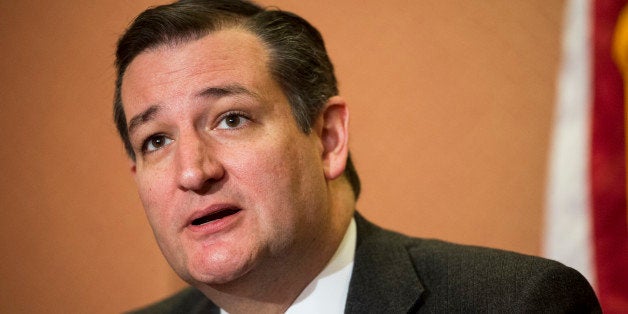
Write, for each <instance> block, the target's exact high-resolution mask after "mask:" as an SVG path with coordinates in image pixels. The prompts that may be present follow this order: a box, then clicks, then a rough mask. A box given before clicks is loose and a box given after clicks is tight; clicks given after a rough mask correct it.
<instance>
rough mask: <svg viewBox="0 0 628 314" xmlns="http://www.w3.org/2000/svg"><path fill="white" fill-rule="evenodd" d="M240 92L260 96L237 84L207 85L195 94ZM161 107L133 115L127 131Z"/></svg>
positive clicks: (222, 94) (213, 94)
mask: <svg viewBox="0 0 628 314" xmlns="http://www.w3.org/2000/svg"><path fill="white" fill-rule="evenodd" d="M242 94H244V95H248V96H251V97H253V98H256V99H259V98H260V97H259V95H258V94H256V93H255V92H253V91H251V90H248V89H246V88H245V87H244V86H241V85H239V84H231V85H225V86H212V87H208V88H206V89H204V90H202V91H201V92H199V93H198V94H196V95H197V96H198V97H211V98H222V97H227V96H232V95H242ZM161 108H162V107H161V106H159V105H153V106H150V107H149V108H148V109H146V110H144V111H142V112H140V113H138V114H137V115H135V116H133V118H131V119H130V120H129V126H128V133H129V134H132V133H133V131H134V130H135V129H137V128H138V127H139V126H140V125H142V124H144V123H146V122H148V121H150V120H152V119H153V118H154V117H155V115H157V113H158V112H159V110H161Z"/></svg>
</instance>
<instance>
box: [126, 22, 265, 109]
mask: <svg viewBox="0 0 628 314" xmlns="http://www.w3.org/2000/svg"><path fill="white" fill-rule="evenodd" d="M268 60H269V53H268V50H267V49H266V47H265V45H263V44H262V42H261V40H260V39H259V38H258V37H257V36H255V35H254V34H252V33H250V32H248V31H244V30H241V29H227V30H221V31H217V32H212V33H210V34H207V35H206V36H204V37H201V38H199V39H194V40H189V41H186V42H177V43H168V44H162V45H159V46H156V47H153V48H151V49H147V50H145V51H144V52H142V53H140V54H139V55H138V56H136V57H135V59H134V60H133V61H132V62H131V63H130V64H129V66H128V67H127V70H126V71H125V73H124V76H123V80H122V86H121V87H122V90H121V92H122V99H123V104H125V106H124V107H125V109H126V108H127V103H128V102H129V101H133V100H137V99H133V98H134V97H138V96H149V95H145V93H146V91H152V92H154V93H157V94H158V92H159V90H160V89H161V90H165V89H170V90H172V89H175V90H181V91H182V92H183V91H186V90H190V89H191V88H193V87H194V86H190V85H194V84H204V85H224V84H233V83H237V84H240V85H243V86H250V87H251V88H256V87H259V85H260V84H262V83H267V80H269V79H272V78H271V77H270V72H269V69H268ZM199 88H200V87H199ZM144 101H148V100H144Z"/></svg>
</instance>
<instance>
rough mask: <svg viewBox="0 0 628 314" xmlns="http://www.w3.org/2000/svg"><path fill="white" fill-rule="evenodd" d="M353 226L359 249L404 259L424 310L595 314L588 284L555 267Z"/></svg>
mask: <svg viewBox="0 0 628 314" xmlns="http://www.w3.org/2000/svg"><path fill="white" fill-rule="evenodd" d="M356 221H360V223H358V225H359V226H361V227H358V230H359V231H358V234H359V235H358V238H359V240H358V241H359V245H360V244H362V245H364V246H367V247H369V249H368V250H373V251H377V252H378V251H386V254H388V255H390V254H398V255H401V254H405V256H406V258H407V259H408V260H409V261H410V262H409V263H410V264H412V267H413V268H414V271H415V272H416V276H417V278H418V280H419V282H420V285H421V286H422V287H423V288H424V291H425V292H424V293H423V294H422V296H421V302H422V303H423V305H424V308H431V309H435V310H442V311H457V310H461V311H473V312H474V311H480V310H481V311H489V312H492V311H504V310H505V311H514V312H519V311H521V310H525V311H548V310H556V311H558V312H564V311H568V312H569V310H570V309H571V310H573V311H575V312H580V311H585V312H590V311H592V312H596V311H599V304H598V301H597V298H596V297H595V293H594V292H593V289H592V288H591V286H590V285H589V283H588V282H587V281H586V279H585V278H584V277H583V276H582V275H581V274H580V273H578V272H577V271H576V270H574V269H572V268H569V267H567V266H565V265H563V264H561V263H558V262H556V261H552V260H548V259H545V258H541V257H536V256H530V255H525V254H520V253H515V252H510V251H504V250H498V249H491V248H485V247H478V246H469V245H460V244H454V243H449V242H445V241H441V240H434V239H421V238H413V237H408V236H405V235H402V234H399V233H396V232H392V231H388V230H384V229H381V228H379V227H377V226H375V225H373V224H371V223H369V222H368V221H366V220H364V219H363V218H361V217H360V218H358V217H357V216H356ZM360 237H362V239H361V240H360ZM391 248H395V249H391ZM392 250H396V251H397V252H398V253H392ZM370 254H373V253H370ZM370 254H369V255H370ZM375 254H377V253H375ZM356 263H359V261H358V260H356ZM383 267H385V268H387V269H389V270H390V268H391V267H390V266H389V265H388V266H383ZM587 309H588V310H587Z"/></svg>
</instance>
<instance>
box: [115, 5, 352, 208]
mask: <svg viewBox="0 0 628 314" xmlns="http://www.w3.org/2000/svg"><path fill="white" fill-rule="evenodd" d="M233 27H238V28H241V29H245V30H247V31H249V32H251V33H253V34H255V35H256V36H257V37H258V38H259V39H260V40H262V42H263V43H264V44H265V45H266V47H267V49H269V51H270V60H269V61H270V62H269V68H270V71H271V73H272V75H273V78H274V79H275V80H276V81H277V83H278V84H279V85H280V86H281V88H282V90H283V92H284V93H285V95H286V97H287V98H288V100H289V102H290V105H291V106H292V113H293V115H294V118H295V119H296V121H297V123H298V125H299V127H300V128H301V130H302V131H303V132H305V133H308V132H310V128H311V126H312V123H313V121H314V119H315V118H316V117H317V116H318V114H320V111H321V108H322V106H323V105H324V104H325V102H326V101H327V99H328V98H330V97H331V96H334V95H337V94H338V87H337V82H336V77H335V74H334V68H333V65H332V63H331V61H330V59H329V56H328V55H327V51H326V49H325V44H324V42H323V38H322V37H321V35H320V33H319V32H318V31H317V30H316V28H314V27H313V26H312V25H310V24H309V23H308V22H307V21H305V20H304V19H302V18H300V17H299V16H296V15H294V14H292V13H290V12H285V11H277V10H265V9H263V8H261V7H259V6H258V5H256V4H254V3H251V2H248V1H246V0H188V1H186V0H183V1H178V2H176V3H173V4H170V5H165V6H159V7H155V8H152V9H149V10H146V11H145V12H143V13H142V14H141V15H139V16H138V17H137V18H136V20H135V21H134V23H133V24H132V25H131V26H130V27H129V29H127V31H126V33H125V34H124V35H123V36H122V37H121V38H120V40H119V42H118V48H117V51H116V68H117V79H116V91H115V99H114V120H115V122H116V126H117V129H118V132H119V134H120V137H121V138H122V141H123V142H124V146H125V149H126V152H127V154H128V155H129V157H130V158H131V159H132V160H135V158H136V156H135V153H134V151H133V148H132V147H131V143H130V141H129V134H128V129H127V122H126V113H125V111H124V106H123V104H122V99H121V94H120V92H121V85H122V79H123V77H124V73H125V72H126V68H127V67H128V65H129V64H130V63H131V62H132V61H133V60H134V59H135V57H136V56H137V55H138V54H140V53H142V52H144V51H146V50H149V49H151V48H154V47H156V46H160V45H164V44H174V43H180V42H186V41H189V40H194V39H198V38H200V37H203V36H204V35H206V34H209V33H211V32H215V31H217V30H221V29H225V28H233ZM344 175H345V177H346V178H347V180H348V181H349V183H350V184H351V188H352V190H353V194H354V196H355V198H356V199H357V198H358V197H359V195H360V179H359V177H358V174H357V172H356V170H355V167H354V165H353V162H352V160H351V156H350V155H349V157H348V158H347V166H346V168H345V171H344Z"/></svg>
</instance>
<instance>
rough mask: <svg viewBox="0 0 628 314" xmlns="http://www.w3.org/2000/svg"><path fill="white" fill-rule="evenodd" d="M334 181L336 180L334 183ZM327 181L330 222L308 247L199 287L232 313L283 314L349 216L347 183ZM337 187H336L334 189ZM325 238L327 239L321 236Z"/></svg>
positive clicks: (331, 252) (333, 246)
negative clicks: (226, 280) (228, 279)
mask: <svg viewBox="0 0 628 314" xmlns="http://www.w3.org/2000/svg"><path fill="white" fill-rule="evenodd" d="M335 181H337V180H335ZM335 181H332V182H330V183H329V184H330V186H329V188H330V189H329V191H336V192H335V193H332V192H330V195H329V196H330V197H329V199H330V203H331V210H332V212H333V213H335V214H334V215H331V219H330V220H331V221H329V223H328V224H327V228H325V229H326V230H324V232H322V233H321V234H318V235H317V237H316V238H315V239H313V240H312V241H309V243H308V245H306V246H300V247H295V248H293V249H291V250H290V252H286V254H284V255H282V256H276V257H272V258H269V259H267V260H265V261H264V265H258V266H256V267H255V270H253V271H251V272H249V273H247V274H246V275H244V276H242V277H241V278H238V279H237V280H234V281H232V282H229V283H226V284H221V285H212V286H207V285H205V286H201V287H197V288H199V289H200V290H201V291H202V292H203V293H204V294H205V295H206V296H207V297H208V298H210V299H211V300H212V301H213V302H214V303H215V304H217V305H219V306H220V307H221V308H223V309H225V310H226V311H227V312H229V313H232V314H237V313H284V312H285V311H286V310H287V309H288V308H289V307H290V305H292V303H293V302H294V301H295V299H296V298H297V297H298V296H299V294H301V292H302V291H303V289H305V287H307V285H308V284H309V283H310V282H311V281H312V280H313V279H314V278H316V276H318V274H319V273H320V272H321V271H322V270H323V269H324V268H325V266H326V265H327V263H328V262H329V260H330V259H331V258H332V256H333V255H334V253H335V252H336V250H337V248H338V246H339V245H340V242H341V241H342V238H343V237H344V234H345V232H346V230H347V228H348V226H349V222H350V221H351V218H352V216H353V208H354V206H355V201H354V199H353V194H352V193H353V192H352V191H351V189H350V188H349V187H348V185H347V184H342V182H335ZM338 185H339V186H338ZM321 235H327V236H321Z"/></svg>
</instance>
